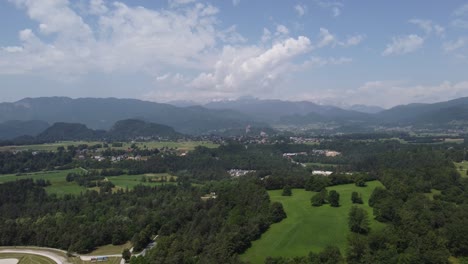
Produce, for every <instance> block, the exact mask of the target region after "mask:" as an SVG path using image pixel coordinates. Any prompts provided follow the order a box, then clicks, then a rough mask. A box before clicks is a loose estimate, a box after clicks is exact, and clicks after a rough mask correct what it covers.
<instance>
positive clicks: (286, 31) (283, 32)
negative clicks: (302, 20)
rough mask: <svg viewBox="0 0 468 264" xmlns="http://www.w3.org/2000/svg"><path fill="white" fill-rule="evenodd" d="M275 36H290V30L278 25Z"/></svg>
mask: <svg viewBox="0 0 468 264" xmlns="http://www.w3.org/2000/svg"><path fill="white" fill-rule="evenodd" d="M275 34H276V35H277V36H281V35H288V34H289V29H288V28H287V27H286V26H285V25H277V26H276V33H275Z"/></svg>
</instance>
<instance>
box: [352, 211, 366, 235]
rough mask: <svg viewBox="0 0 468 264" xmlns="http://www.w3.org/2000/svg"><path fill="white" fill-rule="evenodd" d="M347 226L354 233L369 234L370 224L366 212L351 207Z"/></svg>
mask: <svg viewBox="0 0 468 264" xmlns="http://www.w3.org/2000/svg"><path fill="white" fill-rule="evenodd" d="M348 226H349V229H350V230H351V231H352V232H354V233H358V234H367V233H369V231H370V223H369V216H368V214H367V211H366V210H364V209H362V208H360V207H357V206H353V207H351V210H350V211H349V215H348Z"/></svg>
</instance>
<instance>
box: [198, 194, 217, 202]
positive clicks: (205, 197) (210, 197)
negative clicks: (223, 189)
mask: <svg viewBox="0 0 468 264" xmlns="http://www.w3.org/2000/svg"><path fill="white" fill-rule="evenodd" d="M200 198H201V199H202V200H203V201H206V200H210V199H216V198H218V195H216V193H215V192H211V193H209V194H205V195H203V196H202V197H200Z"/></svg>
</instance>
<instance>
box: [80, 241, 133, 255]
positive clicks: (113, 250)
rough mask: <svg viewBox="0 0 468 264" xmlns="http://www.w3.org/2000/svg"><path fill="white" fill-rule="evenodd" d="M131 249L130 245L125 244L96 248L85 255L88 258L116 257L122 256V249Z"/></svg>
mask: <svg viewBox="0 0 468 264" xmlns="http://www.w3.org/2000/svg"><path fill="white" fill-rule="evenodd" d="M131 248H132V243H130V242H127V243H125V244H123V245H118V246H114V245H106V246H102V247H98V248H97V249H96V250H94V251H93V252H91V253H89V254H87V255H89V256H106V255H118V254H122V251H123V250H124V249H131Z"/></svg>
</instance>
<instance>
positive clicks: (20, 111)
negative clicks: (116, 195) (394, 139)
mask: <svg viewBox="0 0 468 264" xmlns="http://www.w3.org/2000/svg"><path fill="white" fill-rule="evenodd" d="M188 105H190V104H188ZM128 119H131V120H142V121H145V122H147V123H155V124H159V125H158V126H164V127H153V128H155V129H156V130H158V129H161V130H165V131H170V130H171V129H172V128H174V130H175V131H176V132H177V133H183V134H192V135H193V134H195V135H196V134H209V133H217V132H220V131H245V128H246V127H247V126H249V125H250V126H251V127H263V128H265V129H266V128H268V127H275V126H278V125H293V126H306V125H310V124H315V123H321V124H333V125H334V126H335V127H336V126H343V127H347V126H360V127H377V126H383V127H396V126H412V127H422V128H424V127H426V128H457V129H463V128H467V127H468V98H466V97H465V98H458V99H455V100H450V101H446V102H439V103H433V104H409V105H400V106H396V107H393V108H391V109H388V110H381V109H379V108H378V107H366V106H354V107H351V109H342V108H339V107H336V106H329V105H319V104H315V103H312V102H307V101H299V102H292V101H283V100H260V99H255V98H240V99H238V100H229V101H218V102H210V103H208V104H205V105H203V106H200V105H190V106H186V107H177V106H174V105H170V104H162V103H155V102H148V101H141V100H136V99H116V98H79V99H71V98H67V97H41V98H25V99H22V100H20V101H17V102H13V103H0V122H3V123H0V139H5V138H12V137H15V136H19V135H30V136H37V135H38V134H39V133H41V132H42V131H44V130H45V129H46V128H47V127H49V124H54V123H74V124H83V125H85V126H87V128H89V129H93V130H111V128H112V126H113V125H114V124H115V123H116V122H118V121H121V120H128ZM127 122H128V121H127ZM126 125H128V123H123V124H122V126H126ZM132 125H136V126H138V125H140V126H141V125H142V124H141V123H139V124H138V123H135V124H132ZM142 126H143V127H140V129H143V130H146V129H149V130H150V131H151V127H145V125H142ZM169 133H172V132H169Z"/></svg>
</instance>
